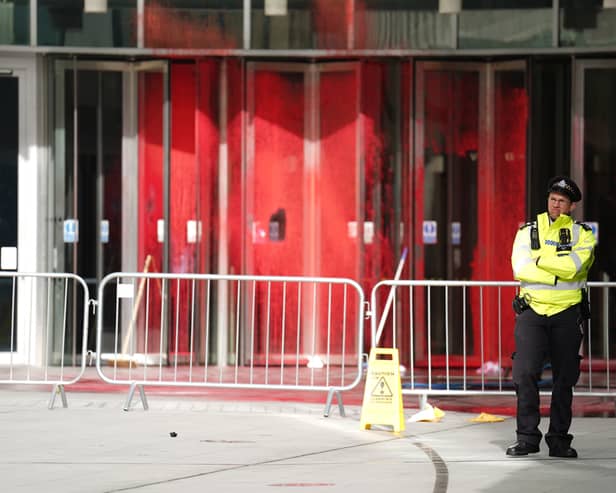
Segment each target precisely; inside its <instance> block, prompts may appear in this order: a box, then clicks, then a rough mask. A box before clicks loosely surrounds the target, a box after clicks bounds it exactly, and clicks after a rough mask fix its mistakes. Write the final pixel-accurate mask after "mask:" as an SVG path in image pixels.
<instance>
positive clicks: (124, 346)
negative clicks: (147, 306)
mask: <svg viewBox="0 0 616 493" xmlns="http://www.w3.org/2000/svg"><path fill="white" fill-rule="evenodd" d="M151 262H152V255H148V256H147V257H146V258H145V263H144V265H143V273H144V274H145V273H147V272H148V270H149V268H150V263H151ZM145 279H146V278H145V277H142V278H141V281H140V282H139V289H138V290H137V298H135V305H134V306H133V314H132V316H131V319H130V324H128V330H127V331H126V335H125V336H124V340H123V341H122V353H121V354H126V352H127V351H128V343H129V341H130V338H131V336H132V335H133V327H134V326H135V322H136V321H137V315H138V314H139V305H141V298H143V289H144V288H145Z"/></svg>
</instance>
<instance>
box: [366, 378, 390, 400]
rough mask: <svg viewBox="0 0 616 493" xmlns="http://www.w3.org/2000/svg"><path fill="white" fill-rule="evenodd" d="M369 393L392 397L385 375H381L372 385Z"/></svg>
mask: <svg viewBox="0 0 616 493" xmlns="http://www.w3.org/2000/svg"><path fill="white" fill-rule="evenodd" d="M371 395H373V396H376V397H393V395H394V394H393V392H392V391H391V389H390V388H389V385H387V380H385V377H381V378H379V380H378V382H377V383H376V385H375V386H374V389H372V394H371Z"/></svg>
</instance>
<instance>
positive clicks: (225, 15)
mask: <svg viewBox="0 0 616 493" xmlns="http://www.w3.org/2000/svg"><path fill="white" fill-rule="evenodd" d="M243 18H244V17H243V0H145V12H144V20H143V24H144V26H143V28H144V36H145V46H146V47H148V48H212V49H215V48H226V49H233V48H242V43H243V41H242V36H243Z"/></svg>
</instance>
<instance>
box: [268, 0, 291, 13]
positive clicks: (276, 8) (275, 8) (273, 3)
mask: <svg viewBox="0 0 616 493" xmlns="http://www.w3.org/2000/svg"><path fill="white" fill-rule="evenodd" d="M265 15H287V0H265Z"/></svg>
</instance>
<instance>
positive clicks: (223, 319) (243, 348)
mask: <svg viewBox="0 0 616 493" xmlns="http://www.w3.org/2000/svg"><path fill="white" fill-rule="evenodd" d="M98 313H99V316H98V317H97V360H96V361H97V364H96V368H97V372H98V374H99V376H100V377H101V378H102V379H103V380H104V381H105V382H108V383H110V384H119V385H130V390H129V394H128V397H127V400H126V404H125V406H124V409H125V410H128V409H129V408H130V405H131V400H132V398H133V396H134V392H135V390H136V389H138V390H139V393H140V397H141V402H142V404H143V407H144V409H147V408H148V404H147V399H146V397H145V392H144V386H146V385H148V386H168V387H220V388H237V389H284V390H299V391H306V390H309V391H323V392H327V401H326V405H325V416H327V415H328V414H329V410H330V407H331V403H332V399H333V397H334V395H335V396H336V397H337V399H338V405H339V409H340V413H341V415H344V408H343V406H342V398H341V392H342V391H345V390H349V389H352V388H353V387H355V386H356V385H357V384H358V383H359V382H360V380H361V377H362V361H363V356H362V352H363V349H362V348H363V324H364V294H363V291H362V289H361V287H360V286H359V285H358V284H357V283H356V282H354V281H351V280H347V279H334V278H320V277H314V278H312V277H275V276H272V277H270V276H244V275H208V274H201V275H199V274H160V273H114V274H110V275H108V276H106V277H105V278H104V279H103V280H102V282H101V284H100V287H99V291H98Z"/></svg>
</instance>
